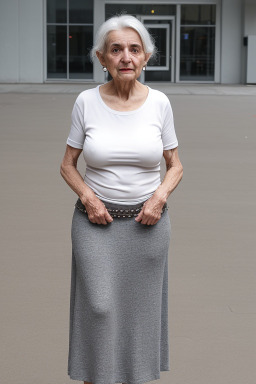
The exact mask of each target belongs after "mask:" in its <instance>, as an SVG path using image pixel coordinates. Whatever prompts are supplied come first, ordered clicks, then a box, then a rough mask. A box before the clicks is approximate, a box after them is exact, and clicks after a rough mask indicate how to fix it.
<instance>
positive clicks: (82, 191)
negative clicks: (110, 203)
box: [60, 145, 113, 224]
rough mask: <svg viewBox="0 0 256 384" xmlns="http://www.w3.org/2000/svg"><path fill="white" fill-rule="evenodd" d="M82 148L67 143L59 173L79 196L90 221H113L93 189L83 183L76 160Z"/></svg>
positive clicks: (100, 222)
mask: <svg viewBox="0 0 256 384" xmlns="http://www.w3.org/2000/svg"><path fill="white" fill-rule="evenodd" d="M81 152H82V149H78V148H73V147H71V146H70V145H67V147H66V152H65V155H64V158H63V160H62V163H61V167H60V173H61V176H62V177H63V179H64V180H65V181H66V183H67V184H68V185H69V186H70V188H71V189H72V190H73V191H74V192H75V193H76V194H77V195H78V196H79V198H80V200H81V201H82V203H83V204H84V206H85V208H86V211H87V214H88V218H89V220H90V221H91V222H92V223H97V224H107V223H110V222H111V221H113V219H112V217H111V216H110V214H109V213H108V211H107V209H106V207H105V205H104V204H103V203H102V201H101V200H100V199H98V197H97V196H96V195H95V193H94V192H93V190H92V189H91V188H90V187H88V185H86V184H85V182H84V180H83V178H82V176H81V175H80V173H79V172H78V170H77V160H78V158H79V156H80V154H81Z"/></svg>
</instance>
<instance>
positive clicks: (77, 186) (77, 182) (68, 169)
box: [60, 164, 94, 202]
mask: <svg viewBox="0 0 256 384" xmlns="http://www.w3.org/2000/svg"><path fill="white" fill-rule="evenodd" d="M60 173H61V176H62V177H63V179H64V180H65V181H66V183H67V184H68V185H69V186H70V188H71V189H72V190H73V191H74V192H75V193H76V194H77V195H78V197H79V198H80V199H81V200H82V201H83V202H85V201H86V200H88V199H89V198H90V197H92V196H93V195H94V192H93V191H92V189H91V188H90V187H88V185H86V184H85V182H84V180H83V178H82V176H81V174H80V173H79V171H78V170H77V168H76V167H75V166H74V165H71V164H69V165H65V166H64V165H61V168H60Z"/></svg>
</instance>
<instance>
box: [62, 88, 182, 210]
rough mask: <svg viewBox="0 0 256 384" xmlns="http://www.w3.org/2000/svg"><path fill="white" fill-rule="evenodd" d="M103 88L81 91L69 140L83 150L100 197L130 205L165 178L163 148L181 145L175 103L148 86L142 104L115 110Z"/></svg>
mask: <svg viewBox="0 0 256 384" xmlns="http://www.w3.org/2000/svg"><path fill="white" fill-rule="evenodd" d="M99 87H100V86H97V87H96V88H93V89H89V90H86V91H83V92H81V93H80V94H79V95H78V97H77V99H76V102H75V104H74V107H73V111H72V124H71V129H70V133H69V137H68V139H67V144H68V145H70V146H71V147H74V148H81V149H83V155H84V159H85V162H86V172H85V177H84V181H85V183H86V184H87V185H88V186H89V187H90V188H91V189H92V190H93V191H94V192H95V194H96V196H97V197H99V198H100V199H102V200H105V201H107V202H113V203H120V204H126V205H128V204H137V203H140V202H143V201H145V200H147V199H148V198H149V197H150V196H152V194H153V193H154V191H155V190H156V189H157V187H158V186H159V185H160V183H161V180H160V162H161V158H162V156H163V149H165V150H167V149H172V148H176V147H177V146H178V141H177V137H176V134H175V129H174V122H173V113H172V108H171V105H170V102H169V100H168V98H167V96H166V95H165V94H164V93H162V92H160V91H157V90H154V89H152V88H150V87H148V88H149V93H148V96H147V99H146V101H145V102H144V104H143V105H142V106H140V107H139V108H138V109H136V110H133V111H124V112H121V111H116V110H114V109H111V108H110V107H108V106H107V104H106V103H105V102H104V101H103V99H102V97H101V95H100V91H99Z"/></svg>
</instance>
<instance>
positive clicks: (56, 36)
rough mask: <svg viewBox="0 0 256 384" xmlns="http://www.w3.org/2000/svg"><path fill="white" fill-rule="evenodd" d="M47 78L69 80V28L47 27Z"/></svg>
mask: <svg viewBox="0 0 256 384" xmlns="http://www.w3.org/2000/svg"><path fill="white" fill-rule="evenodd" d="M47 77H48V78H57V79H66V78H67V27H65V26H55V25H48V27H47Z"/></svg>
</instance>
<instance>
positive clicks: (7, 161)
mask: <svg viewBox="0 0 256 384" xmlns="http://www.w3.org/2000/svg"><path fill="white" fill-rule="evenodd" d="M92 86H94V85H92V84H91V85H88V84H87V85H86V86H85V84H75V85H70V86H69V85H67V84H53V85H52V84H42V85H20V84H18V85H14V84H12V85H6V84H4V85H3V84H0V93H1V94H0V108H1V113H0V134H1V141H0V145H1V151H0V156H1V162H0V171H1V221H0V225H1V256H0V257H1V270H0V289H1V320H0V321H1V347H0V348H1V355H2V358H1V364H2V367H1V369H0V372H1V384H14V383H15V384H35V383H36V384H68V383H71V380H70V379H69V377H68V376H67V352H68V325H69V324H68V322H69V289H70V267H71V240H70V226H71V218H72V212H73V205H74V202H75V200H76V196H75V194H74V193H73V192H72V191H71V190H70V189H69V187H68V186H67V185H66V184H65V182H64V180H63V179H62V178H61V176H60V175H59V165H60V162H61V160H62V157H63V154H64V150H65V145H66V144H65V141H66V138H67V136H68V133H69V126H70V114H71V110H72V106H73V103H74V101H75V98H76V96H77V94H78V93H79V92H80V91H81V90H83V89H85V88H86V87H92ZM152 87H153V88H157V87H158V85H157V84H155V85H154V86H153V85H152ZM165 87H166V88H165ZM158 89H160V90H163V91H165V92H166V93H167V94H168V95H169V97H170V101H171V104H172V107H173V111H174V117H175V126H176V132H177V136H178V139H179V153H180V158H181V161H182V163H183V166H184V177H183V180H182V182H181V184H180V185H179V186H178V188H177V190H175V191H174V192H173V194H172V195H171V196H170V198H169V214H170V217H171V223H172V240H171V247H170V254H169V332H170V336H169V342H170V362H171V370H170V371H169V372H162V373H161V379H160V380H158V382H159V383H161V384H255V383H256V365H255V358H256V279H255V271H256V258H255V249H256V248H255V233H256V225H255V216H256V215H255V213H256V210H255V208H256V203H255V195H256V194H255V192H256V179H255V169H256V156H255V149H256V129H255V128H256V88H255V87H254V86H251V87H249V86H248V87H246V86H217V85H212V86H211V85H209V84H208V85H202V86H199V85H198V86H195V85H193V86H192V85H191V86H190V85H189V86H188V85H182V86H177V85H171V86H168V87H167V86H162V87H160V86H159V87H158ZM84 167H85V166H84V163H83V159H82V157H80V159H79V169H80V171H81V172H82V173H83V172H84ZM162 174H164V167H163V170H162ZM72 382H73V381H72ZM152 383H156V381H154V382H152Z"/></svg>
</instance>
